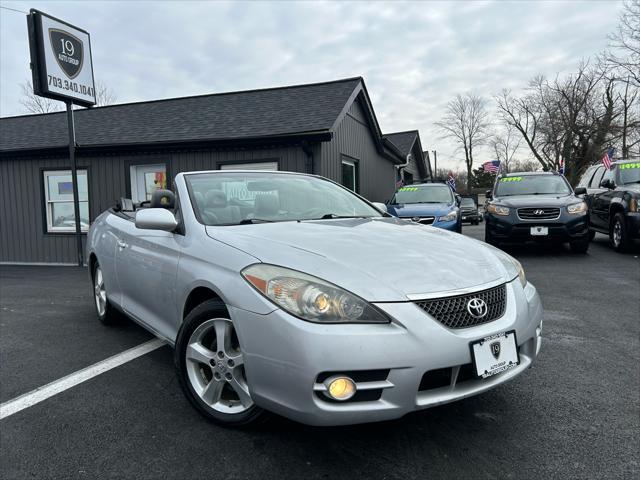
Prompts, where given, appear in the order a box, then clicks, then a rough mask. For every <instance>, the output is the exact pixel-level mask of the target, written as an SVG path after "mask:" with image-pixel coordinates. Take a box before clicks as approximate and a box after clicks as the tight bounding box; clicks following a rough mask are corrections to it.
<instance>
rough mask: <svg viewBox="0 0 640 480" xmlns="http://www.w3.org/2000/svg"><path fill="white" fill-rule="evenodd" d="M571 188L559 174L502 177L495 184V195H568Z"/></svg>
mask: <svg viewBox="0 0 640 480" xmlns="http://www.w3.org/2000/svg"><path fill="white" fill-rule="evenodd" d="M570 193H571V188H570V187H569V184H568V183H567V181H566V180H565V179H564V177H561V176H560V175H522V176H520V177H502V178H501V179H500V180H499V181H498V184H497V185H496V192H495V195H496V196H497V197H508V196H511V195H569V194H570Z"/></svg>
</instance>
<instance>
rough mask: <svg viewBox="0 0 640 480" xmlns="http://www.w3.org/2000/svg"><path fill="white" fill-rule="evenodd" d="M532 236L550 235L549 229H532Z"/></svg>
mask: <svg viewBox="0 0 640 480" xmlns="http://www.w3.org/2000/svg"><path fill="white" fill-rule="evenodd" d="M531 235H549V227H531Z"/></svg>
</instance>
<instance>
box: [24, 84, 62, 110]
mask: <svg viewBox="0 0 640 480" xmlns="http://www.w3.org/2000/svg"><path fill="white" fill-rule="evenodd" d="M20 90H21V91H22V98H21V99H20V104H21V105H22V106H23V107H24V108H25V110H26V111H27V112H28V113H51V112H57V111H60V110H62V109H63V106H64V105H63V104H62V103H60V102H58V101H57V100H52V99H50V98H46V97H40V96H38V95H36V94H34V93H33V86H32V85H31V81H30V80H27V81H25V82H23V83H21V84H20Z"/></svg>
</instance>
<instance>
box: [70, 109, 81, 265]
mask: <svg viewBox="0 0 640 480" xmlns="http://www.w3.org/2000/svg"><path fill="white" fill-rule="evenodd" d="M66 104H67V130H68V131H69V161H70V163H71V184H72V186H73V214H74V217H75V219H76V248H77V253H78V266H79V267H82V266H83V265H84V258H83V257H84V255H83V252H82V228H81V224H80V196H79V194H78V171H77V168H76V131H75V126H74V122H73V103H72V102H71V101H67V102H66Z"/></svg>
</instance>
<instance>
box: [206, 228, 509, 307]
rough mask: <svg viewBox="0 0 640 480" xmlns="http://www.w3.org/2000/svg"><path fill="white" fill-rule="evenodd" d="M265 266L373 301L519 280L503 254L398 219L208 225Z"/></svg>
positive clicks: (215, 234)
mask: <svg viewBox="0 0 640 480" xmlns="http://www.w3.org/2000/svg"><path fill="white" fill-rule="evenodd" d="M206 230H207V234H208V235H209V236H210V237H212V238H214V239H216V240H219V241H222V242H224V243H226V244H228V245H231V246H234V247H236V248H238V249H240V250H242V251H244V252H246V253H248V254H250V255H252V256H254V257H257V258H259V259H260V260H261V261H262V262H264V263H270V264H274V265H280V266H283V267H288V268H291V269H294V270H299V271H302V272H305V273H308V274H310V275H314V276H316V277H319V278H322V279H324V280H326V281H329V282H331V283H334V284H336V285H338V286H340V287H342V288H345V289H347V290H349V291H351V292H353V293H355V294H356V295H359V296H360V297H362V298H364V299H366V300H368V301H373V302H375V301H378V302H383V301H406V300H407V295H409V294H414V295H415V294H423V293H434V292H440V291H442V292H444V291H448V290H454V289H459V288H469V287H474V286H477V285H482V284H485V283H488V282H493V281H497V280H505V281H507V280H511V279H513V278H514V277H515V275H517V272H516V273H515V274H514V272H513V271H509V270H508V268H507V267H506V266H505V265H504V263H503V262H501V261H500V255H503V256H504V254H501V253H500V252H498V251H496V250H495V249H492V248H491V247H488V246H486V244H484V243H482V242H479V241H477V240H473V239H470V238H468V237H464V236H462V235H459V234H456V233H452V232H448V231H445V230H440V229H437V228H434V227H431V226H425V225H420V224H415V223H410V222H406V221H404V220H399V219H395V218H393V219H392V218H384V219H334V220H324V221H303V222H276V223H264V224H253V225H239V226H228V227H206Z"/></svg>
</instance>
